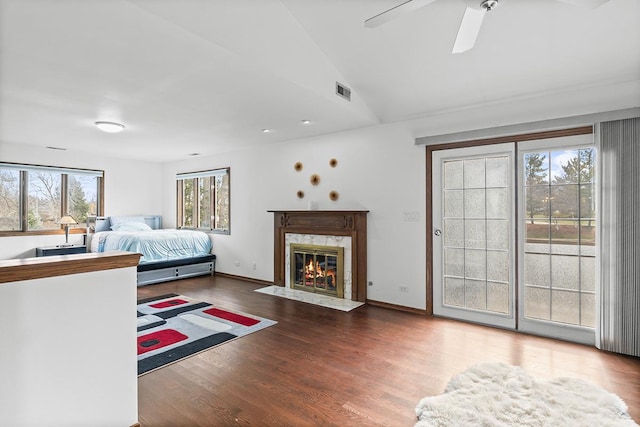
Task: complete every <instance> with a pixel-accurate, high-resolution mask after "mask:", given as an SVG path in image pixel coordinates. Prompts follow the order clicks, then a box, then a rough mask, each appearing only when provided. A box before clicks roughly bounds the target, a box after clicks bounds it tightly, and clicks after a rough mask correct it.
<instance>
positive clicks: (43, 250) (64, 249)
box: [36, 245, 87, 256]
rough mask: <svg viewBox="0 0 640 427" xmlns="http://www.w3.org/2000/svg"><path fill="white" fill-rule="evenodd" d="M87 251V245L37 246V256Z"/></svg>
mask: <svg viewBox="0 0 640 427" xmlns="http://www.w3.org/2000/svg"><path fill="white" fill-rule="evenodd" d="M86 252H87V246H86V245H73V246H42V247H40V248H36V256H51V255H71V254H84V253H86Z"/></svg>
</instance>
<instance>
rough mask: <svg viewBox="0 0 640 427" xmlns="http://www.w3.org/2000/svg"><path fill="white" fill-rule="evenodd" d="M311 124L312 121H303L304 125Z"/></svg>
mask: <svg viewBox="0 0 640 427" xmlns="http://www.w3.org/2000/svg"><path fill="white" fill-rule="evenodd" d="M310 123H311V120H302V124H303V125H308V124H310Z"/></svg>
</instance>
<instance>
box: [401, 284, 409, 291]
mask: <svg viewBox="0 0 640 427" xmlns="http://www.w3.org/2000/svg"><path fill="white" fill-rule="evenodd" d="M400 292H409V287H408V286H405V285H400Z"/></svg>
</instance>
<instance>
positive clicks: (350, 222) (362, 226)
mask: <svg viewBox="0 0 640 427" xmlns="http://www.w3.org/2000/svg"><path fill="white" fill-rule="evenodd" d="M268 212H271V213H273V232H274V236H273V245H274V257H273V258H274V265H273V277H274V283H275V284H276V285H279V286H284V284H285V274H287V272H285V251H286V241H285V239H286V236H285V235H286V234H287V233H295V234H320V235H322V234H326V235H332V236H349V237H351V251H352V257H351V259H352V265H351V272H352V277H351V283H352V284H353V287H352V289H351V295H352V296H351V299H352V300H354V301H361V302H365V301H366V299H367V214H368V213H369V211H355V210H348V211H325V210H291V211H285V210H273V211H268Z"/></svg>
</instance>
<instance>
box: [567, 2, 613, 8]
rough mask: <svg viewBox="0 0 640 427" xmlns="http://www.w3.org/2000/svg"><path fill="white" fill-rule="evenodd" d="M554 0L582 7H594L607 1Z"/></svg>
mask: <svg viewBox="0 0 640 427" xmlns="http://www.w3.org/2000/svg"><path fill="white" fill-rule="evenodd" d="M556 1H559V2H562V3H567V4H572V5H574V6H582V7H588V8H589V9H595V8H596V7H600V6H602V5H603V4H605V3H607V2H608V1H609V0H556Z"/></svg>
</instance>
